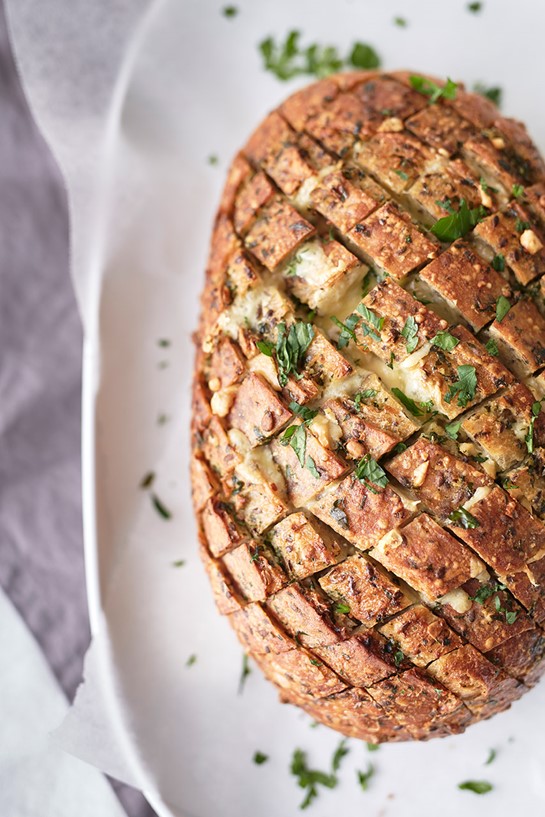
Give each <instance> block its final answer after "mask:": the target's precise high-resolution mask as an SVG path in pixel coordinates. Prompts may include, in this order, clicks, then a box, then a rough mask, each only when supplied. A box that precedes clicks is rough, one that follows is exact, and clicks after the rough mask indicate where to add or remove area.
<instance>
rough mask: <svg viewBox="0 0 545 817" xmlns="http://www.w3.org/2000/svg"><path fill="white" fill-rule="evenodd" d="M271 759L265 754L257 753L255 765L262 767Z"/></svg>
mask: <svg viewBox="0 0 545 817" xmlns="http://www.w3.org/2000/svg"><path fill="white" fill-rule="evenodd" d="M268 759H269V755H264V754H263V752H255V754H254V763H255V764H256V766H262V765H263V763H266V762H267V760H268Z"/></svg>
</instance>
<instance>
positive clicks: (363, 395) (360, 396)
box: [354, 389, 378, 411]
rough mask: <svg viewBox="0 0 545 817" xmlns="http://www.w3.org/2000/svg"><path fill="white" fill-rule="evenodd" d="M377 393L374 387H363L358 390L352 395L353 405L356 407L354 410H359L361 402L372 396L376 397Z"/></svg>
mask: <svg viewBox="0 0 545 817" xmlns="http://www.w3.org/2000/svg"><path fill="white" fill-rule="evenodd" d="M377 394H378V392H377V390H376V389H364V390H363V391H358V392H356V394H355V395H354V406H355V407H356V411H359V410H360V406H361V404H362V403H365V401H366V400H370V399H371V398H372V397H376V395H377Z"/></svg>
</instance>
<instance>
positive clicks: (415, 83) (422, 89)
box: [409, 74, 458, 105]
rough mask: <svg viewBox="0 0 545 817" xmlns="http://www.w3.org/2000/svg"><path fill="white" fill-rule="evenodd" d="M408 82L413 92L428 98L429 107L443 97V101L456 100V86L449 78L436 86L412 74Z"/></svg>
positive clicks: (430, 81) (428, 80) (424, 78)
mask: <svg viewBox="0 0 545 817" xmlns="http://www.w3.org/2000/svg"><path fill="white" fill-rule="evenodd" d="M409 82H410V83H411V86H412V87H413V88H414V90H415V91H418V93H419V94H423V95H424V96H427V97H429V100H430V105H434V104H435V103H436V102H437V100H439V99H441V97H443V99H455V98H456V91H457V89H458V85H457V83H456V82H453V81H452V80H451V79H450V78H447V81H446V82H445V84H444V85H437V83H436V82H433V81H432V80H431V79H427V78H426V77H421V76H418V75H415V74H413V75H411V76H410V77H409Z"/></svg>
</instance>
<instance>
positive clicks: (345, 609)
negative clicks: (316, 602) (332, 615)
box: [335, 601, 350, 615]
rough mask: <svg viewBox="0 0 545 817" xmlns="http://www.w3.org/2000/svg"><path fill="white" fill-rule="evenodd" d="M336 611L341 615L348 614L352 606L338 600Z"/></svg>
mask: <svg viewBox="0 0 545 817" xmlns="http://www.w3.org/2000/svg"><path fill="white" fill-rule="evenodd" d="M335 612H336V613H339V614H341V615H348V613H349V612H350V606H349V605H348V604H345V603H344V602H343V601H338V602H337V604H336V605H335Z"/></svg>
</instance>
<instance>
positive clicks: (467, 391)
mask: <svg viewBox="0 0 545 817" xmlns="http://www.w3.org/2000/svg"><path fill="white" fill-rule="evenodd" d="M456 371H457V373H458V380H456V381H455V382H454V383H453V384H452V385H451V386H450V387H449V389H448V391H447V393H446V394H445V403H451V402H452V399H453V398H454V397H456V395H458V405H459V406H460V408H465V407H466V406H467V404H468V403H469V401H470V400H473V398H474V397H475V391H476V389H477V372H476V370H475V366H469V365H467V364H464V365H463V366H457V367H456Z"/></svg>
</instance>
